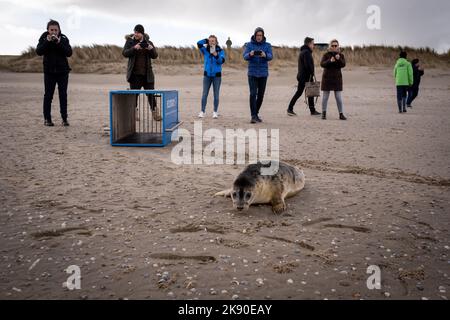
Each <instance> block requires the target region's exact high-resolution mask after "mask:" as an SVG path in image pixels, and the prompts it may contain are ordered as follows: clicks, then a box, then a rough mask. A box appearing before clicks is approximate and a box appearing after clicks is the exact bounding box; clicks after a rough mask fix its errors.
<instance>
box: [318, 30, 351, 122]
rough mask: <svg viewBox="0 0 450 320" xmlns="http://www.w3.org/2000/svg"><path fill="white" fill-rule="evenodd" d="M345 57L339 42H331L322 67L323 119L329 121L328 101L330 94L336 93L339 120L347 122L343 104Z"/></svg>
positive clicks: (321, 64)
mask: <svg viewBox="0 0 450 320" xmlns="http://www.w3.org/2000/svg"><path fill="white" fill-rule="evenodd" d="M345 65H346V63H345V56H344V54H343V53H342V52H341V50H340V47H339V41H337V40H336V39H334V40H331V42H330V46H329V48H328V52H326V53H325V54H324V55H323V57H322V61H321V62H320V66H321V67H322V68H323V69H324V70H323V75H322V92H323V98H322V119H323V120H326V119H327V107H328V99H329V98H330V92H331V91H334V96H335V98H336V103H337V106H338V110H339V119H341V120H347V118H346V117H345V116H344V104H343V102H342V90H343V80H342V71H341V69H342V68H345Z"/></svg>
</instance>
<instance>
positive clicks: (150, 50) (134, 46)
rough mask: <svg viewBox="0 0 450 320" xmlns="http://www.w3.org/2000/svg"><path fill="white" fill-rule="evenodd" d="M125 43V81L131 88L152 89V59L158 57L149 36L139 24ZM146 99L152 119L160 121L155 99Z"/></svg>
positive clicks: (149, 97)
mask: <svg viewBox="0 0 450 320" xmlns="http://www.w3.org/2000/svg"><path fill="white" fill-rule="evenodd" d="M125 39H126V43H125V46H124V48H123V52H122V54H123V56H124V57H125V58H128V68H127V81H128V82H129V83H130V89H131V90H141V89H142V88H144V89H145V90H154V89H155V74H154V73H153V67H152V59H157V58H158V51H157V50H156V47H155V45H154V44H153V42H151V41H150V37H149V35H148V34H146V33H145V30H144V27H143V26H142V25H140V24H138V25H136V27H135V28H134V34H131V35H127V36H126V37H125ZM148 101H149V104H150V108H151V111H152V115H153V119H154V120H155V121H161V115H160V111H159V109H158V108H157V107H156V99H155V97H154V96H153V95H148Z"/></svg>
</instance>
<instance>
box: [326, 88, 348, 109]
mask: <svg viewBox="0 0 450 320" xmlns="http://www.w3.org/2000/svg"><path fill="white" fill-rule="evenodd" d="M322 92H323V98H322V111H323V112H327V108H328V99H329V98H330V93H331V92H330V91H322ZM334 96H335V98H336V103H337V106H338V110H339V113H344V103H343V102H342V91H335V92H334Z"/></svg>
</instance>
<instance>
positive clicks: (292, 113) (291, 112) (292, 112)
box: [287, 110, 297, 117]
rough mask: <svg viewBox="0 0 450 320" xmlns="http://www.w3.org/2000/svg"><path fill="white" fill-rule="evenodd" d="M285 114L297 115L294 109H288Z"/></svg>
mask: <svg viewBox="0 0 450 320" xmlns="http://www.w3.org/2000/svg"><path fill="white" fill-rule="evenodd" d="M287 114H288V116H290V117H295V116H297V114H296V113H295V112H294V111H292V110H288V111H287Z"/></svg>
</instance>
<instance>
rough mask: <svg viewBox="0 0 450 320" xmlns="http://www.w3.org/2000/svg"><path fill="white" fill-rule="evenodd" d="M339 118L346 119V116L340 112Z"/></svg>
mask: <svg viewBox="0 0 450 320" xmlns="http://www.w3.org/2000/svg"><path fill="white" fill-rule="evenodd" d="M339 119H340V120H347V118H346V117H345V116H344V114H343V113H340V114H339Z"/></svg>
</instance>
